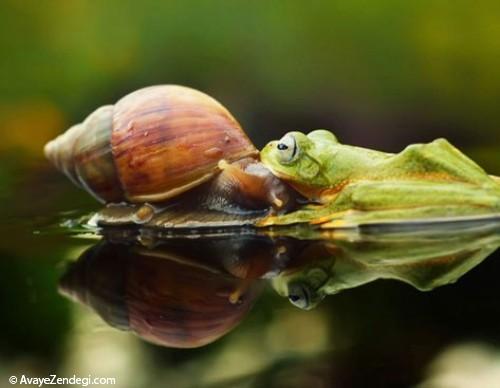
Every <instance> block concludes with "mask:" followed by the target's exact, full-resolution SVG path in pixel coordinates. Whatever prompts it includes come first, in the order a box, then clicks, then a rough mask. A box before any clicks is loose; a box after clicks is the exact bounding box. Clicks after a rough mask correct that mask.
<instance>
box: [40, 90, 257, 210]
mask: <svg viewBox="0 0 500 388" xmlns="http://www.w3.org/2000/svg"><path fill="white" fill-rule="evenodd" d="M44 151H45V155H46V157H47V158H48V159H49V160H50V161H52V163H53V164H54V165H56V167H57V168H58V169H59V170H61V171H62V172H64V173H65V174H66V175H67V176H68V177H69V178H70V179H71V180H72V181H73V182H74V183H75V184H77V185H78V186H80V187H82V188H84V189H85V190H87V191H88V192H89V193H91V194H92V195H93V196H94V197H96V198H97V199H98V200H100V201H102V202H120V201H128V202H133V203H143V202H159V201H164V200H167V199H169V198H172V197H174V196H176V195H178V194H181V193H183V192H185V191H187V190H189V189H191V188H193V187H195V186H198V185H200V184H201V183H203V182H206V181H208V180H209V179H211V178H212V177H213V176H214V174H216V173H217V172H218V171H219V170H218V167H217V164H218V162H219V160H221V159H224V160H227V161H229V162H232V161H237V160H240V159H243V158H245V157H254V158H255V157H256V156H257V155H258V151H257V149H256V148H255V147H254V146H253V144H252V143H251V141H250V139H249V138H248V136H247V135H246V134H245V133H244V131H243V130H242V128H241V126H240V125H239V124H238V122H237V121H236V119H235V118H234V117H233V116H232V115H231V114H230V113H229V111H228V110H227V109H226V108H224V107H223V106H222V105H221V104H220V103H219V102H217V101H216V100H215V99H213V98H212V97H210V96H208V95H206V94H204V93H202V92H200V91H197V90H194V89H191V88H187V87H183V86H176V85H159V86H151V87H147V88H144V89H140V90H137V91H135V92H133V93H131V94H129V95H127V96H125V97H123V98H122V99H121V100H119V101H118V102H117V103H116V104H115V105H107V106H103V107H101V108H99V109H97V110H95V111H94V112H93V113H91V114H90V115H89V116H88V117H87V118H86V119H85V120H84V121H83V122H82V123H81V124H77V125H75V126H73V127H71V128H69V129H68V130H67V131H66V132H65V133H63V134H62V135H60V136H59V137H57V138H56V139H54V140H52V141H51V142H49V143H47V145H46V146H45V150H44Z"/></svg>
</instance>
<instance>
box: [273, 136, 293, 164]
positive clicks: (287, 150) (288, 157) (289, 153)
mask: <svg viewBox="0 0 500 388" xmlns="http://www.w3.org/2000/svg"><path fill="white" fill-rule="evenodd" d="M276 148H277V149H278V155H279V159H280V162H281V163H283V164H288V163H291V162H293V161H294V160H295V159H296V158H297V156H298V155H299V146H298V145H297V141H296V140H295V137H294V136H293V135H291V134H287V135H285V136H283V137H282V138H281V140H280V141H279V142H278V145H277V146H276Z"/></svg>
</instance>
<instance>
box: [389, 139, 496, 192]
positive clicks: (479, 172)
mask: <svg viewBox="0 0 500 388" xmlns="http://www.w3.org/2000/svg"><path fill="white" fill-rule="evenodd" d="M387 163H388V167H389V168H388V171H392V172H394V173H395V175H396V176H398V175H400V176H401V178H403V176H404V175H406V177H407V178H408V179H428V180H434V181H459V182H467V183H472V184H477V185H487V186H492V185H497V183H496V182H495V181H494V180H493V179H492V178H491V177H490V176H489V175H488V174H486V172H485V171H484V170H483V169H482V168H481V167H479V166H478V165H477V164H476V163H475V162H474V161H473V160H471V159H470V158H468V157H467V156H466V155H464V154H463V153H462V152H460V151H459V150H458V149H457V148H455V147H454V146H453V145H452V144H450V143H449V142H448V141H447V140H445V139H437V140H434V141H433V142H431V143H427V144H413V145H410V146H408V147H406V148H405V149H404V150H403V151H402V152H400V153H399V154H397V155H395V156H394V157H392V158H390V159H389V160H388V161H387Z"/></svg>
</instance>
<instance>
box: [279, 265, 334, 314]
mask: <svg viewBox="0 0 500 388" xmlns="http://www.w3.org/2000/svg"><path fill="white" fill-rule="evenodd" d="M322 264H323V266H312V267H309V268H303V269H301V270H300V271H298V272H294V273H290V274H284V275H281V276H278V277H276V278H274V279H273V281H272V285H273V288H274V289H275V290H276V291H277V292H278V294H280V295H282V296H285V297H287V298H288V300H290V302H291V303H292V304H293V305H295V306H297V307H299V308H301V309H303V310H310V309H312V308H314V307H316V306H317V305H318V304H319V303H320V302H321V301H322V300H323V298H324V297H325V295H326V294H325V291H324V286H325V285H326V284H327V282H328V280H329V279H330V277H331V273H330V271H331V268H329V267H330V266H331V265H332V264H331V260H327V261H326V262H324V263H322Z"/></svg>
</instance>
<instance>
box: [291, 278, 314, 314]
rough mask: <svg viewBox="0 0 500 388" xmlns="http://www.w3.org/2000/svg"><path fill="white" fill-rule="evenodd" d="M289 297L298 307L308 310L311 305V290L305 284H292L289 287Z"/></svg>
mask: <svg viewBox="0 0 500 388" xmlns="http://www.w3.org/2000/svg"><path fill="white" fill-rule="evenodd" d="M288 299H289V300H290V302H292V304H293V305H295V306H297V307H298V308H300V309H304V310H307V309H309V307H310V306H311V291H310V290H309V288H308V287H307V286H306V285H304V284H292V285H290V286H289V288H288Z"/></svg>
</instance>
